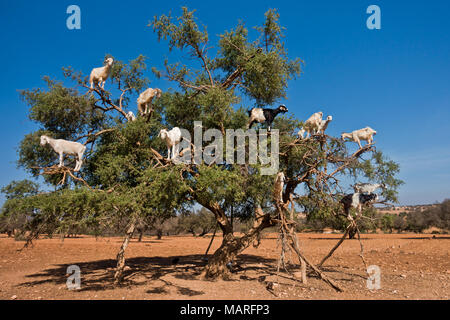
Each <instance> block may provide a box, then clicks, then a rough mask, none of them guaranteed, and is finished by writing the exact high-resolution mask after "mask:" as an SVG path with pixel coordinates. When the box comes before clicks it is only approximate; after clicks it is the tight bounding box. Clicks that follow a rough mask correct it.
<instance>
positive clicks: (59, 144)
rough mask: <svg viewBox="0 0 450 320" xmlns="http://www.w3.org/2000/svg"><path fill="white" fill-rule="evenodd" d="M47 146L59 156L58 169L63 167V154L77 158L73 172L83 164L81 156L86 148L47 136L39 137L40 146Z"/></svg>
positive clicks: (76, 143) (79, 144) (78, 169)
mask: <svg viewBox="0 0 450 320" xmlns="http://www.w3.org/2000/svg"><path fill="white" fill-rule="evenodd" d="M46 144H49V145H50V146H51V147H52V148H53V150H54V151H55V152H56V153H57V154H59V167H62V166H64V153H65V154H71V155H76V156H77V162H76V165H75V169H74V172H78V171H80V169H81V165H82V164H83V160H82V159H83V154H84V152H85V151H86V146H85V145H82V144H81V143H78V142H73V141H67V140H63V139H52V138H50V137H48V136H45V135H44V136H41V146H45V145H46Z"/></svg>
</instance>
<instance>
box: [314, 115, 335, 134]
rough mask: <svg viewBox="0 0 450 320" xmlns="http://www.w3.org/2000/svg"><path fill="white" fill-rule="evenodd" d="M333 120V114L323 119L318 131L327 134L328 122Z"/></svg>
mask: <svg viewBox="0 0 450 320" xmlns="http://www.w3.org/2000/svg"><path fill="white" fill-rule="evenodd" d="M332 120H333V117H332V116H328V117H327V119H326V120H321V121H320V125H319V130H317V133H320V134H325V130H327V128H328V124H329V123H330V122H331V121H332Z"/></svg>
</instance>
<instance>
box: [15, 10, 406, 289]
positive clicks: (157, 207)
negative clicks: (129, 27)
mask: <svg viewBox="0 0 450 320" xmlns="http://www.w3.org/2000/svg"><path fill="white" fill-rule="evenodd" d="M149 27H150V28H151V29H152V30H153V32H154V33H155V34H156V35H157V37H158V40H159V41H160V43H161V45H165V44H167V45H168V50H169V51H173V50H178V51H180V52H181V53H182V54H184V58H183V59H182V61H177V62H171V61H168V60H165V61H164V66H165V68H164V70H157V69H156V68H152V72H153V75H154V76H156V77H158V78H160V79H164V80H166V81H168V83H170V84H171V89H169V90H166V91H165V92H163V94H162V96H161V98H159V99H155V101H153V106H152V110H153V113H152V114H151V117H138V118H137V120H136V121H128V119H127V111H129V110H131V109H133V110H135V101H136V97H137V94H139V93H140V92H142V91H143V90H145V89H146V88H147V87H148V86H149V85H150V81H149V80H148V79H147V78H146V77H145V76H144V73H145V71H146V67H147V66H146V63H145V58H144V57H143V56H139V57H138V58H136V59H135V60H132V61H130V62H129V63H124V62H121V61H116V62H115V64H114V66H113V69H112V74H111V78H110V79H111V80H108V82H107V84H106V86H105V90H102V89H100V88H98V87H95V88H94V89H93V90H89V86H88V84H87V77H86V76H85V75H83V74H82V73H81V72H79V71H74V70H73V69H72V68H71V67H66V68H64V69H63V73H64V76H65V78H66V79H65V82H59V81H56V80H51V79H50V78H49V77H46V78H44V79H45V81H46V83H47V86H48V88H47V90H43V89H36V90H24V91H22V96H23V98H24V99H25V101H26V102H27V103H28V104H29V105H30V113H29V117H30V119H31V120H33V121H35V122H36V123H37V124H38V125H39V129H38V130H37V131H35V132H33V133H30V134H29V135H27V136H26V137H25V139H24V140H23V141H22V142H21V145H20V151H19V160H18V163H19V165H20V166H21V167H24V168H25V169H26V170H28V171H29V173H30V174H31V175H33V176H38V175H43V176H44V178H45V181H46V183H48V184H50V185H53V186H54V187H55V191H54V192H50V193H46V194H38V195H34V196H30V197H27V198H26V201H23V204H22V205H23V206H24V207H27V208H32V210H33V212H34V213H35V214H34V218H33V219H32V220H31V221H30V224H29V228H30V230H32V231H33V235H34V236H37V235H38V234H39V232H40V231H41V230H44V228H43V226H46V225H52V226H55V228H54V230H57V231H63V229H64V228H67V226H69V225H74V224H78V225H83V226H89V227H90V228H92V229H95V230H96V233H98V234H102V230H104V229H105V228H106V227H111V226H114V225H117V226H119V225H120V226H122V230H123V232H124V233H125V234H126V236H125V240H124V243H123V245H122V248H121V250H120V252H119V254H118V268H117V272H116V281H117V282H119V281H120V279H121V274H122V272H121V270H123V266H124V252H125V249H126V246H127V244H128V242H129V240H130V238H131V236H132V234H133V233H134V231H135V229H136V225H138V224H139V221H144V220H145V219H147V218H148V217H169V216H172V215H174V214H180V213H183V212H186V211H187V210H189V211H192V208H193V207H194V206H195V205H200V206H202V207H204V208H205V209H208V210H209V211H210V212H212V214H213V215H214V217H215V220H216V222H217V224H218V226H219V227H220V230H221V232H222V234H223V238H222V239H223V240H222V243H221V245H220V247H219V248H218V249H217V250H216V251H215V252H214V253H213V255H212V256H211V257H210V259H209V262H208V265H207V266H206V269H205V275H206V276H207V277H218V276H227V275H228V269H227V268H226V264H227V263H228V262H230V261H232V260H233V259H235V258H236V256H237V255H239V254H240V253H241V252H242V251H243V250H245V249H246V248H247V247H249V246H250V245H251V244H254V245H257V244H258V240H259V237H260V234H261V231H262V230H264V229H265V228H268V227H271V226H276V225H280V223H284V222H283V221H285V220H283V219H284V218H283V217H284V213H286V212H292V210H294V209H295V208H299V207H301V208H303V210H304V211H305V212H307V215H308V217H311V218H316V219H320V218H325V217H330V216H332V217H336V219H341V218H339V217H338V215H339V212H340V211H341V210H340V208H339V200H340V198H341V196H342V192H343V190H344V189H343V188H342V182H341V180H348V179H353V180H355V181H358V180H360V179H365V180H369V181H373V182H380V183H383V184H384V185H385V186H386V189H385V190H384V191H383V195H384V197H385V199H386V200H389V201H395V200H396V199H395V197H396V189H397V187H398V185H399V184H400V181H399V180H397V179H395V177H394V175H395V174H396V173H397V172H398V166H397V165H396V164H395V163H393V162H392V161H389V160H388V159H386V158H385V156H383V154H382V153H381V152H380V151H377V150H376V149H375V147H374V146H367V147H364V148H363V149H361V150H358V151H356V152H354V153H350V152H349V150H347V148H346V145H345V144H344V142H343V141H341V140H340V139H337V138H333V137H329V136H326V135H318V136H313V137H312V138H310V139H306V140H300V139H298V137H297V135H296V131H297V130H298V129H299V128H300V127H301V125H302V122H301V121H300V120H297V119H294V118H292V117H279V118H277V119H276V121H275V124H274V128H276V129H278V130H279V137H280V138H279V154H276V155H273V156H275V157H277V158H278V159H279V164H280V166H279V171H282V172H284V174H285V176H286V182H285V187H284V188H283V189H282V196H281V198H279V199H277V198H276V197H275V198H274V195H273V194H274V193H273V191H274V177H275V175H264V174H261V173H262V169H263V168H264V167H265V164H263V163H256V164H250V163H247V162H246V163H244V164H242V163H233V162H226V161H225V162H224V161H222V162H213V163H207V162H205V161H204V158H200V161H191V162H189V163H183V162H172V161H168V160H167V159H166V158H165V157H164V156H163V155H164V153H165V150H166V147H165V145H164V143H163V141H161V139H160V138H159V137H158V133H159V130H160V129H161V128H163V127H169V128H172V127H180V128H183V129H185V130H187V131H188V132H189V133H190V134H191V136H193V137H195V134H194V132H196V130H200V131H201V133H204V132H205V131H206V130H208V129H216V130H217V132H218V133H221V134H222V135H223V136H225V135H226V132H227V130H229V129H233V130H239V129H242V130H246V129H247V128H246V126H247V119H248V118H247V114H246V110H247V109H249V108H250V107H252V106H270V105H274V104H276V103H278V102H279V101H280V100H281V99H283V98H287V97H286V92H287V87H288V83H289V81H290V80H293V79H295V78H296V77H298V76H300V74H301V65H302V60H300V59H299V58H296V59H294V60H292V59H290V58H289V56H288V52H287V49H286V48H285V43H284V35H283V30H284V28H283V27H281V26H280V24H279V15H278V13H277V12H276V10H269V11H268V12H267V13H266V14H265V19H264V20H263V23H262V25H260V26H257V27H255V28H253V29H248V28H247V27H246V26H245V24H244V23H242V22H240V23H238V24H237V26H236V27H235V28H234V29H230V30H229V31H226V32H224V33H223V34H221V35H220V36H219V38H218V39H217V41H216V42H215V46H214V47H213V44H212V43H211V41H210V36H209V34H208V32H207V30H206V27H200V26H199V24H198V22H197V20H196V18H195V16H194V11H189V10H188V9H187V8H183V9H182V14H181V16H180V17H178V18H176V19H175V18H172V17H171V16H170V15H162V16H159V17H154V18H153V20H152V21H151V22H150V24H149ZM213 48H215V49H214V50H213ZM144 49H145V48H144ZM213 51H214V52H213ZM106 57H109V55H107V56H106ZM183 60H184V61H185V63H183ZM66 83H67V84H66ZM69 85H70V86H69ZM196 121H199V122H200V121H201V123H202V127H200V129H199V127H198V126H197V127H196V126H195V122H196ZM259 133H261V134H263V133H265V130H264V129H262V128H261V127H260V130H259ZM41 134H47V135H50V136H52V137H54V138H63V139H67V140H72V141H80V142H82V143H84V144H86V145H87V146H88V151H87V153H86V159H85V164H84V165H83V167H82V170H81V172H79V173H77V174H75V173H73V171H72V170H71V169H70V168H72V167H71V163H70V162H67V163H66V164H67V166H66V167H62V168H58V167H57V166H56V165H55V163H56V156H55V154H54V153H53V151H52V150H50V149H48V148H45V147H42V146H40V145H39V136H40V135H41ZM275 135H276V133H272V135H269V136H268V138H267V143H268V144H269V145H272V144H274V143H276V139H274V137H275ZM259 138H260V139H261V138H262V136H259ZM205 140H206V138H205ZM191 142H193V141H191ZM207 142H209V141H207ZM221 143H222V147H223V150H224V152H227V153H231V154H235V153H236V154H237V153H239V150H237V148H236V147H234V146H231V147H230V145H228V144H227V143H225V142H221ZM249 144H250V143H249V141H247V140H245V150H249V147H250V146H249ZM218 146H219V143H218V144H217V145H216V147H218ZM227 148H228V149H227ZM235 148H236V149H235ZM200 149H201V150H200V151H201V153H206V152H207V151H208V150H207V147H203V146H202V147H201V148H200ZM197 151H198V150H197ZM210 151H211V150H209V152H210ZM216 151H217V150H216ZM289 207H290V208H291V209H289ZM236 218H239V219H242V220H252V221H253V225H252V227H251V228H249V229H248V230H247V231H246V232H245V233H244V234H243V235H242V236H239V237H238V236H237V235H235V234H234V232H233V219H236ZM285 222H286V221H285Z"/></svg>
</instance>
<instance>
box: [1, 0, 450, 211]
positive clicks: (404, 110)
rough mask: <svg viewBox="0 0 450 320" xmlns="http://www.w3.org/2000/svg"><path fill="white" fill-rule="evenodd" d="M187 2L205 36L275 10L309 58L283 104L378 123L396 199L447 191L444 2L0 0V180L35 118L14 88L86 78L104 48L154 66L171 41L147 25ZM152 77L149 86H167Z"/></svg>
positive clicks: (347, 122)
mask: <svg viewBox="0 0 450 320" xmlns="http://www.w3.org/2000/svg"><path fill="white" fill-rule="evenodd" d="M71 4H76V5H78V6H80V8H81V14H82V17H81V19H82V22H81V26H82V29H81V30H75V31H70V30H68V29H67V28H66V19H67V17H68V15H67V14H66V8H67V7H68V6H69V5H71ZM371 4H376V5H378V6H379V7H380V8H381V30H369V29H367V27H366V19H367V17H368V16H369V15H368V14H366V8H367V7H368V6H369V5H371ZM183 5H186V6H188V7H189V8H190V9H197V17H198V18H199V21H200V22H201V23H203V24H205V25H207V26H208V31H209V33H210V39H211V43H212V44H214V43H215V42H214V41H215V40H216V39H217V38H216V36H217V35H218V34H219V33H221V32H223V31H224V30H230V29H231V28H233V27H234V26H235V25H236V23H237V22H238V20H239V19H242V20H243V21H245V23H246V25H247V26H248V27H253V26H255V25H257V24H260V23H261V22H262V21H263V15H264V12H265V11H266V10H267V9H269V8H278V10H279V13H280V15H281V24H282V25H283V26H285V27H286V28H287V31H286V32H285V33H286V36H287V38H286V41H287V48H288V50H289V55H290V57H291V58H295V57H300V58H302V59H303V60H304V61H305V63H306V64H305V66H304V74H303V75H302V76H301V77H300V78H299V79H297V80H296V81H291V82H290V84H289V91H288V99H287V100H286V101H282V102H284V103H285V104H286V105H287V106H288V107H289V110H290V111H291V112H293V113H294V114H295V115H296V116H297V117H298V118H300V119H306V118H307V117H308V116H309V115H310V114H312V113H313V112H316V111H318V110H322V111H323V112H324V113H325V114H326V115H328V114H331V115H333V118H334V121H333V122H332V123H331V124H330V126H329V129H328V130H329V131H328V132H329V133H330V134H333V135H339V134H340V133H341V132H343V131H351V130H354V129H359V128H362V127H365V126H370V127H372V128H374V129H375V130H377V131H378V135H377V136H376V143H377V148H379V149H380V150H383V152H384V153H385V154H386V155H388V156H389V157H390V158H392V159H393V160H395V161H397V162H399V163H400V165H401V174H400V175H399V177H400V178H401V179H403V180H404V181H405V182H406V184H405V185H404V186H402V187H401V189H400V203H401V204H421V203H432V202H435V201H442V200H443V199H445V198H450V182H449V181H450V170H449V169H450V139H449V138H450V132H449V121H450V120H449V119H450V77H449V74H450V19H449V13H450V2H449V1H447V0H445V1H392V0H391V1H380V0H373V1H362V0H354V1H347V0H346V1H328V0H327V1H325V0H324V1H266V0H263V1H234V0H232V1H226V2H216V1H172V0H167V1H135V0H128V1H112V0H109V1H104V0H97V1H80V0H72V1H65V0H64V1H62V0H61V1H60V0H58V1H45V0H40V1H33V2H32V1H23V0H20V1H1V2H0V30H1V31H0V34H1V39H0V40H1V43H2V49H1V50H0V61H1V63H2V77H0V108H1V111H2V117H1V118H0V130H1V134H2V136H3V137H4V138H3V139H2V152H1V154H2V157H1V158H0V165H1V168H2V169H1V175H0V185H1V186H4V185H6V184H8V183H9V182H10V181H11V180H13V179H15V180H18V179H24V178H28V176H27V175H26V173H25V172H23V171H22V170H19V169H17V168H16V163H15V161H16V160H17V147H18V145H19V142H20V141H21V139H23V137H24V135H25V134H27V133H30V132H31V131H34V130H35V129H36V126H35V124H33V123H31V122H30V121H29V120H28V119H27V112H28V106H27V105H25V103H24V102H23V101H21V100H20V98H19V94H18V92H17V90H18V89H26V88H36V87H43V81H42V76H43V75H49V76H51V77H53V78H58V79H62V74H61V67H63V66H69V65H71V66H73V67H74V68H75V69H76V70H82V71H83V72H84V73H85V74H88V73H89V72H90V70H91V69H92V67H96V66H100V65H101V64H102V62H103V57H104V55H105V54H106V53H111V54H113V55H114V56H115V57H116V58H117V59H119V60H123V61H128V60H130V59H132V58H135V57H136V56H137V55H139V54H144V55H146V56H147V57H149V60H148V65H150V66H161V65H162V61H163V59H164V57H165V55H166V54H167V46H166V45H165V43H158V42H157V39H156V36H155V34H153V32H152V31H151V29H150V28H148V27H146V25H147V24H148V21H149V20H150V19H151V18H152V17H153V16H154V15H160V14H163V13H164V14H166V13H168V12H169V11H172V13H173V15H178V14H179V13H180V7H181V6H183ZM212 50H214V49H212ZM172 61H173V60H172ZM148 76H149V77H150V79H151V80H152V86H158V87H161V88H163V89H164V88H167V87H168V86H169V85H170V84H168V83H167V82H166V81H164V80H156V79H154V77H153V76H152V75H151V73H150V72H149V74H148ZM2 201H3V199H0V202H2Z"/></svg>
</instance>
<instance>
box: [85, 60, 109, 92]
mask: <svg viewBox="0 0 450 320" xmlns="http://www.w3.org/2000/svg"><path fill="white" fill-rule="evenodd" d="M113 62H114V59H113V58H108V59H106V61H105V65H104V66H103V67H100V68H94V69H92V71H91V76H90V77H89V82H90V84H91V89H93V88H94V83H95V84H98V85H99V86H101V87H102V89H105V82H106V80H107V79H108V77H109V74H110V72H111V67H112V64H113Z"/></svg>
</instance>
